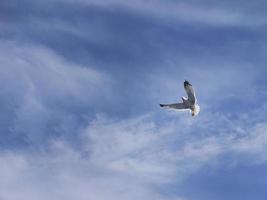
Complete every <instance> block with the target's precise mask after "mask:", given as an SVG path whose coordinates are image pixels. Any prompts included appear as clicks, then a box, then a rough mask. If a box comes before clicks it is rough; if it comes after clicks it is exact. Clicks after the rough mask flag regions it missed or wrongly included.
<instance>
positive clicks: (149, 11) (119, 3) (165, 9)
mask: <svg viewBox="0 0 267 200" xmlns="http://www.w3.org/2000/svg"><path fill="white" fill-rule="evenodd" d="M60 1H64V2H69V3H73V4H77V2H78V3H83V4H87V5H97V6H102V7H106V8H109V9H112V8H114V7H119V8H123V7H124V8H127V9H130V10H133V11H136V12H139V13H142V14H143V15H149V16H153V17H155V18H158V19H163V20H167V21H168V22H169V21H170V20H174V21H177V22H179V21H184V22H187V23H188V22H189V23H190V22H194V23H202V24H207V25H214V26H253V27H255V26H260V25H264V24H266V20H264V19H262V16H258V15H257V14H255V13H254V14H253V15H251V13H250V15H248V14H247V13H246V12H245V11H244V10H242V9H232V8H231V7H230V6H228V7H223V6H221V7H220V6H214V5H213V6H205V5H200V4H196V3H190V2H176V1H162V0H156V1H144V0H130V1H123V0H106V1H95V0H79V1H73V0H60Z"/></svg>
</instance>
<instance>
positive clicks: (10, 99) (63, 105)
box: [0, 41, 110, 143]
mask: <svg viewBox="0 0 267 200" xmlns="http://www.w3.org/2000/svg"><path fill="white" fill-rule="evenodd" d="M0 63H1V66H2V67H1V68H0V78H1V79H0V83H1V85H2V86H3V89H2V90H1V93H0V95H1V98H2V99H6V102H5V104H6V105H5V106H6V107H10V109H12V111H13V112H14V113H15V117H14V118H12V119H10V120H14V124H13V125H12V127H10V130H12V131H13V132H14V133H15V134H17V136H18V137H19V136H20V134H22V133H23V134H26V136H27V137H26V140H28V141H30V142H33V141H35V142H37V141H38V140H42V139H43V137H42V136H43V135H44V134H48V135H49V134H51V133H50V132H52V130H51V128H50V129H49V127H52V124H51V125H50V126H48V124H50V123H54V122H55V121H60V122H59V123H57V127H53V128H54V129H62V128H63V129H67V127H68V128H71V126H73V127H75V126H76V125H75V123H76V122H75V120H76V119H75V117H77V116H75V113H76V111H75V110H79V109H86V108H89V107H90V106H91V105H92V104H93V102H95V104H97V103H96V102H97V99H98V98H100V97H99V96H101V95H103V96H105V89H106V88H108V85H109V84H108V83H109V82H110V80H109V78H108V76H107V75H106V74H104V73H102V72H99V71H97V70H95V69H93V68H92V67H91V66H81V65H78V64H74V63H72V62H70V61H68V60H65V59H64V58H63V57H61V56H59V55H57V54H56V53H55V52H54V51H52V50H50V49H47V48H45V47H43V46H33V45H26V44H25V43H19V42H7V41H1V47H0ZM79 114H81V113H80V112H79ZM69 118H71V119H72V120H68V119H69ZM33 143H34V142H33Z"/></svg>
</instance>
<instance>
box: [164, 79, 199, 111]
mask: <svg viewBox="0 0 267 200" xmlns="http://www.w3.org/2000/svg"><path fill="white" fill-rule="evenodd" d="M184 89H185V91H186V93H187V97H188V98H186V97H182V101H183V102H181V103H173V104H159V105H160V106H161V107H163V108H170V109H172V110H175V111H186V110H188V111H190V112H191V114H192V116H196V115H198V113H199V111H200V107H199V105H198V104H197V98H196V94H195V91H194V88H193V86H192V85H191V84H190V83H189V82H188V81H187V80H185V81H184Z"/></svg>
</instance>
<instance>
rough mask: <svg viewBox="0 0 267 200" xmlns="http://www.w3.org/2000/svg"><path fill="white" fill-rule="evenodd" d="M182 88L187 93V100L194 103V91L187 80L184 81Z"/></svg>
mask: <svg viewBox="0 0 267 200" xmlns="http://www.w3.org/2000/svg"><path fill="white" fill-rule="evenodd" d="M184 89H185V91H186V93H187V96H188V101H189V102H190V103H191V104H195V103H196V101H197V99H196V95H195V91H194V88H193V87H192V85H191V84H190V83H189V82H188V81H184Z"/></svg>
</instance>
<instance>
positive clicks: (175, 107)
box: [159, 103, 189, 110]
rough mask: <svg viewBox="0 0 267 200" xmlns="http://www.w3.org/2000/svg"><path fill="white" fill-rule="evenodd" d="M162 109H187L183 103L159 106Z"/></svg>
mask: <svg viewBox="0 0 267 200" xmlns="http://www.w3.org/2000/svg"><path fill="white" fill-rule="evenodd" d="M159 105H160V107H163V108H171V109H174V110H187V109H189V107H188V106H187V105H185V104H184V103H172V104H159Z"/></svg>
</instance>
